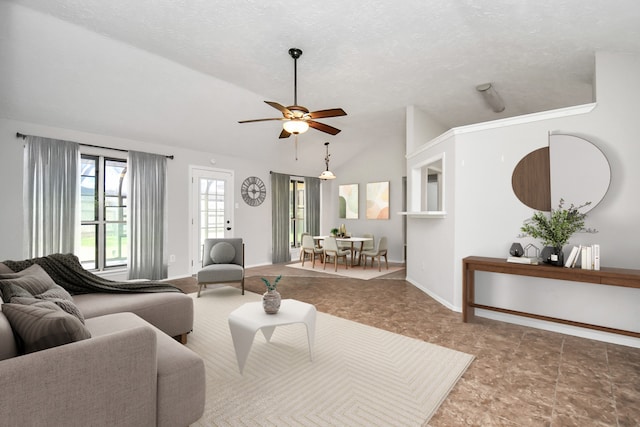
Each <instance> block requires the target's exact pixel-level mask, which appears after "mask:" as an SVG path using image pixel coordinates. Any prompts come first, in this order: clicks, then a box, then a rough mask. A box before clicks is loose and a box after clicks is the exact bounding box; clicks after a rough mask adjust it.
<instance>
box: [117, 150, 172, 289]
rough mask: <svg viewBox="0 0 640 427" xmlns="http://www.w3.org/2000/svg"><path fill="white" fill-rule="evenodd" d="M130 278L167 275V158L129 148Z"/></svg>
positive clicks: (151, 278) (152, 277)
mask: <svg viewBox="0 0 640 427" xmlns="http://www.w3.org/2000/svg"><path fill="white" fill-rule="evenodd" d="M127 166H128V169H129V170H128V173H129V221H128V223H129V279H149V280H159V279H165V278H166V277H167V271H168V263H167V256H166V254H165V252H166V251H165V248H166V239H167V196H166V187H167V159H166V157H164V156H159V155H156V154H149V153H140V152H137V151H129V161H128V165H127Z"/></svg>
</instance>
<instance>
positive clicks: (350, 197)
mask: <svg viewBox="0 0 640 427" xmlns="http://www.w3.org/2000/svg"><path fill="white" fill-rule="evenodd" d="M338 206H339V215H338V217H339V218H346V219H358V184H344V185H340V186H339V187H338Z"/></svg>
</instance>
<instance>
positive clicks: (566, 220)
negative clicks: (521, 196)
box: [520, 199, 595, 265]
mask: <svg viewBox="0 0 640 427" xmlns="http://www.w3.org/2000/svg"><path fill="white" fill-rule="evenodd" d="M590 204H591V202H586V203H584V204H583V205H580V206H574V205H573V204H571V205H570V206H569V207H568V208H565V207H564V199H560V203H559V204H558V208H557V209H551V212H550V213H547V212H536V213H534V214H533V216H532V217H531V218H529V219H527V220H525V221H524V224H522V227H520V231H521V232H522V233H523V237H524V236H531V237H534V238H536V239H540V240H541V241H542V243H543V244H544V245H545V246H548V247H549V249H550V250H548V251H543V252H545V253H546V255H543V261H544V262H546V263H549V264H553V265H564V255H563V252H562V247H563V246H564V245H565V244H566V243H567V242H568V241H569V239H570V238H571V236H572V235H573V234H574V233H575V232H577V231H591V232H593V231H595V230H585V228H584V220H585V218H586V217H587V214H586V213H582V212H580V209H582V208H584V207H586V206H589V205H590Z"/></svg>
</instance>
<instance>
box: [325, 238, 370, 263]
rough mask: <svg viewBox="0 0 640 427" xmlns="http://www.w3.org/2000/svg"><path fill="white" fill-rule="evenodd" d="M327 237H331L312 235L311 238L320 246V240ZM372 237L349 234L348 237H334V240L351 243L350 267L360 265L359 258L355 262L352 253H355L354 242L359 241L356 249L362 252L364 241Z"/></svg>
mask: <svg viewBox="0 0 640 427" xmlns="http://www.w3.org/2000/svg"><path fill="white" fill-rule="evenodd" d="M327 237H331V236H313V240H314V241H316V242H317V244H318V245H319V246H321V242H322V241H323V240H324V239H326V238H327ZM372 240H373V238H372V237H356V236H350V237H336V242H346V243H350V244H351V267H355V266H358V265H360V260H359V259H358V262H357V263H356V262H355V260H354V258H355V257H354V254H355V250H356V248H355V246H354V245H355V244H356V243H360V248H358V250H359V251H360V252H362V248H363V247H364V242H368V241H372Z"/></svg>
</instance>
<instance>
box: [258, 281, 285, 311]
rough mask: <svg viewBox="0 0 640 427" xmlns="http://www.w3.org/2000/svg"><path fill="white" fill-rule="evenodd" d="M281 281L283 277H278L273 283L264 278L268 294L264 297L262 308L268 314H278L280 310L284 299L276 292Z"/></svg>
mask: <svg viewBox="0 0 640 427" xmlns="http://www.w3.org/2000/svg"><path fill="white" fill-rule="evenodd" d="M280 279H282V275H280V276H278V277H276V280H274V281H273V283H271V282H269V280H267V279H265V278H264V277H263V278H262V281H263V282H264V284H265V285H267V292H265V293H264V294H263V295H262V307H263V308H264V312H265V313H267V314H276V313H277V312H278V310H280V301H282V298H281V296H280V293H279V292H278V291H277V290H276V286H278V282H279V281H280Z"/></svg>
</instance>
